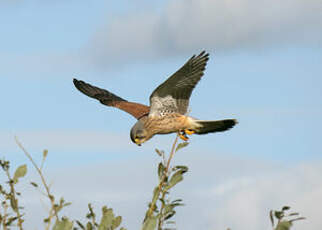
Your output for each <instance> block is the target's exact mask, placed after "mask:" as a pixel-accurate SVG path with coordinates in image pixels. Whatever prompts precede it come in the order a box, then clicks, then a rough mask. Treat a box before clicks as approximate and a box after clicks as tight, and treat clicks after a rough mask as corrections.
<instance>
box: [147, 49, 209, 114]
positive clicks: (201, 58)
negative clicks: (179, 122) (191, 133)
mask: <svg viewBox="0 0 322 230" xmlns="http://www.w3.org/2000/svg"><path fill="white" fill-rule="evenodd" d="M208 59H209V54H208V53H206V52H205V51H202V52H201V53H200V54H199V55H198V56H196V55H193V56H192V57H191V58H190V59H189V60H188V61H187V62H186V63H185V64H184V65H183V66H182V67H181V68H180V69H179V70H178V71H177V72H175V73H174V74H173V75H171V76H170V77H169V78H168V79H167V80H166V81H165V82H164V83H162V84H161V85H159V86H158V87H157V88H156V89H155V90H154V91H153V93H152V94H151V96H150V106H151V111H150V115H157V114H160V113H161V110H166V111H171V112H179V113H181V114H185V113H186V112H187V109H188V106H189V98H190V96H191V93H192V91H193V89H194V88H195V86H196V85H197V83H198V82H199V80H200V79H201V77H202V76H203V74H204V70H205V68H206V64H207V61H208Z"/></svg>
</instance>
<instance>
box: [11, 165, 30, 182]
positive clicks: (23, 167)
mask: <svg viewBox="0 0 322 230" xmlns="http://www.w3.org/2000/svg"><path fill="white" fill-rule="evenodd" d="M26 173H27V165H21V166H19V167H18V168H17V169H16V172H15V174H14V176H13V182H14V183H15V184H16V183H17V182H18V179H19V178H21V177H24V176H25V175H26Z"/></svg>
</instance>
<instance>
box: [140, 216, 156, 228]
mask: <svg viewBox="0 0 322 230" xmlns="http://www.w3.org/2000/svg"><path fill="white" fill-rule="evenodd" d="M156 226H157V217H156V216H151V217H148V218H147V219H146V220H145V221H144V223H143V227H142V230H155V227H156Z"/></svg>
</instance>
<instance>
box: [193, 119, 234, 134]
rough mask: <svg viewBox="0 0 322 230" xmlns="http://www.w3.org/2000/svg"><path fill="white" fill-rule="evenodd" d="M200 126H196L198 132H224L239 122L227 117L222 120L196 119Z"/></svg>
mask: <svg viewBox="0 0 322 230" xmlns="http://www.w3.org/2000/svg"><path fill="white" fill-rule="evenodd" d="M196 122H197V124H198V125H200V127H198V128H195V129H194V131H195V133H196V134H206V133H214V132H223V131H226V130H228V129H231V128H232V127H234V126H235V125H236V124H237V123H238V122H237V120H235V119H226V120H220V121H202V120H197V121H196Z"/></svg>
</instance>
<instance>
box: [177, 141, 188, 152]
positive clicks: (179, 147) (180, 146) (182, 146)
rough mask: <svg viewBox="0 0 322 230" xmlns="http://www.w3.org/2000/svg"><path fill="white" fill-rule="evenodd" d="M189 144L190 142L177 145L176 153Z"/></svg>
mask: <svg viewBox="0 0 322 230" xmlns="http://www.w3.org/2000/svg"><path fill="white" fill-rule="evenodd" d="M188 144H189V142H182V143H180V144H178V145H177V148H176V152H177V151H178V150H180V149H182V148H184V147H186V146H187V145H188Z"/></svg>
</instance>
